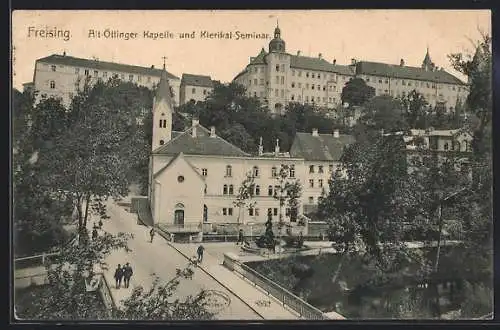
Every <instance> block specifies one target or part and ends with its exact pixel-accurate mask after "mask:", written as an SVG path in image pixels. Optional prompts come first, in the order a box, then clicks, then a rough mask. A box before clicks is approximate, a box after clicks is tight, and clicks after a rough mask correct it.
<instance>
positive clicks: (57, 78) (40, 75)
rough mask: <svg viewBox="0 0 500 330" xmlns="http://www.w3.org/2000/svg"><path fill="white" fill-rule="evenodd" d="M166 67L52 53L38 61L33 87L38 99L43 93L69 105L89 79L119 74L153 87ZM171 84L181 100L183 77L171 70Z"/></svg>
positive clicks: (176, 100) (177, 97)
mask: <svg viewBox="0 0 500 330" xmlns="http://www.w3.org/2000/svg"><path fill="white" fill-rule="evenodd" d="M161 73H162V70H161V69H158V68H155V67H154V66H151V67H142V66H136V65H129V64H120V63H113V62H105V61H100V60H97V59H95V60H94V59H85V58H78V57H73V56H68V55H66V53H65V52H64V53H63V54H62V55H59V54H52V55H50V56H47V57H44V58H40V59H38V60H36V62H35V73H34V75H33V86H32V89H33V90H34V91H36V92H38V94H37V101H38V100H39V99H40V98H41V97H42V96H46V97H51V96H54V97H60V98H61V99H62V101H63V103H64V104H65V105H68V104H69V103H70V102H71V99H72V98H73V96H74V95H76V93H78V90H79V89H80V88H82V86H83V84H84V82H85V81H86V80H87V79H88V80H89V82H90V83H93V82H96V81H97V80H98V79H102V80H107V79H109V78H111V77H112V76H113V75H117V76H118V77H119V78H120V79H121V80H123V81H130V82H133V83H136V84H137V85H139V86H145V87H148V88H153V86H155V85H156V84H158V82H159V80H160V76H161ZM167 77H168V79H169V84H170V86H171V87H172V93H173V94H174V100H173V101H174V104H176V105H177V104H179V87H180V79H179V78H178V77H176V76H174V75H173V74H171V73H167Z"/></svg>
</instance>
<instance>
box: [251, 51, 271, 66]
mask: <svg viewBox="0 0 500 330" xmlns="http://www.w3.org/2000/svg"><path fill="white" fill-rule="evenodd" d="M266 55H267V52H266V51H265V50H264V48H262V49H261V50H260V53H259V55H257V56H256V57H255V58H254V59H253V60H252V61H251V62H250V64H267V62H266Z"/></svg>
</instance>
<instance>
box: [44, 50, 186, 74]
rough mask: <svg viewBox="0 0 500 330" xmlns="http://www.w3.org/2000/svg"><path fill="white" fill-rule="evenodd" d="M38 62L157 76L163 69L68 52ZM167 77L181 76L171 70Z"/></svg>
mask: <svg viewBox="0 0 500 330" xmlns="http://www.w3.org/2000/svg"><path fill="white" fill-rule="evenodd" d="M37 62H44V63H50V64H61V65H68V66H75V67H82V68H89V69H97V70H109V71H118V72H126V73H132V74H140V75H145V76H156V77H160V76H161V73H162V71H163V70H162V69H157V68H155V67H154V66H151V67H143V66H138V65H130V64H121V63H114V62H106V61H100V60H94V59H86V58H79V57H73V56H68V55H66V54H63V55H59V54H52V55H50V56H47V57H43V58H39V59H38V60H37ZM167 77H168V79H179V77H176V76H174V75H173V74H171V73H169V72H167Z"/></svg>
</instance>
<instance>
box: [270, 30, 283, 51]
mask: <svg viewBox="0 0 500 330" xmlns="http://www.w3.org/2000/svg"><path fill="white" fill-rule="evenodd" d="M272 52H279V53H284V52H285V40H283V39H281V30H280V27H279V25H278V23H276V28H275V29H274V39H273V40H271V41H270V42H269V53H272Z"/></svg>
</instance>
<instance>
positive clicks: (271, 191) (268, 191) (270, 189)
mask: <svg viewBox="0 0 500 330" xmlns="http://www.w3.org/2000/svg"><path fill="white" fill-rule="evenodd" d="M267 195H268V196H272V195H273V186H268V187H267Z"/></svg>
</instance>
